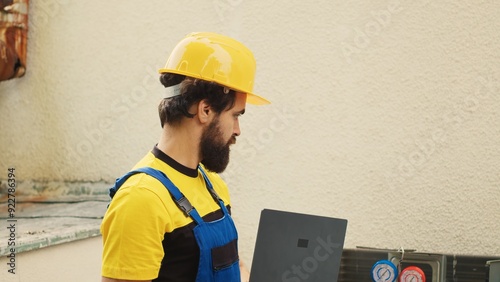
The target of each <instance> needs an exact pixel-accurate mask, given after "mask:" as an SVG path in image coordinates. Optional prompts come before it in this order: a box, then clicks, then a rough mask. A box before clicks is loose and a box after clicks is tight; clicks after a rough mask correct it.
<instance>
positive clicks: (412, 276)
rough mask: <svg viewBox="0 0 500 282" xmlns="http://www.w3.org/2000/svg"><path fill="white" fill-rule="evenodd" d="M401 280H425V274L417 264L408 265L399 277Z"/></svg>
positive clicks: (414, 281) (403, 281) (405, 281)
mask: <svg viewBox="0 0 500 282" xmlns="http://www.w3.org/2000/svg"><path fill="white" fill-rule="evenodd" d="M399 281H401V282H425V274H424V272H423V271H422V269H420V268H419V267H417V266H408V267H407V268H405V269H403V271H401V277H400V278H399Z"/></svg>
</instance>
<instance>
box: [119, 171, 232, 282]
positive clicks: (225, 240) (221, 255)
mask: <svg viewBox="0 0 500 282" xmlns="http://www.w3.org/2000/svg"><path fill="white" fill-rule="evenodd" d="M198 169H199V171H200V172H201V174H202V175H203V178H204V179H205V184H206V186H207V189H208V191H209V192H210V194H211V195H212V197H213V198H214V200H215V201H216V202H217V203H218V204H219V206H220V208H221V210H222V213H223V217H222V218H220V219H218V220H215V221H212V222H205V221H203V219H202V218H201V216H200V215H199V214H198V212H197V211H196V209H195V208H194V207H193V206H192V205H191V203H190V202H189V201H188V199H187V198H186V197H184V195H183V194H182V193H181V191H179V189H178V188H177V187H176V186H175V185H174V184H173V183H172V181H170V179H168V177H167V176H166V175H165V174H164V173H163V172H161V171H159V170H156V169H154V168H151V167H143V168H138V169H136V170H133V171H130V172H128V173H127V174H125V175H124V176H122V177H121V178H118V179H117V180H116V183H115V186H114V187H113V188H111V189H109V190H110V191H109V195H110V196H111V198H113V196H114V195H115V193H116V191H117V190H118V189H119V188H120V187H121V186H122V185H123V183H125V181H126V180H127V179H128V178H129V177H130V176H132V175H134V174H136V173H146V174H148V175H150V176H152V177H154V178H156V179H158V180H159V181H160V182H161V183H162V184H163V185H164V186H165V188H167V190H168V192H169V193H170V195H171V196H172V198H173V199H174V201H175V203H176V204H177V206H178V207H179V208H180V209H181V210H182V211H183V212H184V214H185V215H186V216H189V217H191V218H192V219H193V221H194V222H195V223H196V226H195V227H194V229H193V233H194V237H195V239H196V242H197V243H198V247H199V248H200V260H199V264H198V274H197V276H196V282H205V281H212V282H219V281H220V282H231V281H240V268H239V259H238V247H237V240H238V234H237V232H236V227H235V225H234V222H233V220H232V219H231V216H230V215H229V212H228V210H227V208H226V206H225V205H224V202H223V201H222V199H220V198H219V196H218V195H217V193H216V192H215V190H214V189H213V187H212V183H210V180H209V179H208V177H207V175H206V174H205V172H204V171H203V169H202V168H201V167H200V166H198ZM172 271H175V269H173V270H172Z"/></svg>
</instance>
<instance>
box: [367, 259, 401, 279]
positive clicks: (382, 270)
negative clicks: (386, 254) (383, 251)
mask: <svg viewBox="0 0 500 282" xmlns="http://www.w3.org/2000/svg"><path fill="white" fill-rule="evenodd" d="M371 276H372V280H373V281H374V282H394V281H396V279H397V278H398V269H397V268H396V266H395V265H394V263H392V262H390V261H388V260H379V261H377V262H376V263H375V264H374V265H373V266H372V271H371Z"/></svg>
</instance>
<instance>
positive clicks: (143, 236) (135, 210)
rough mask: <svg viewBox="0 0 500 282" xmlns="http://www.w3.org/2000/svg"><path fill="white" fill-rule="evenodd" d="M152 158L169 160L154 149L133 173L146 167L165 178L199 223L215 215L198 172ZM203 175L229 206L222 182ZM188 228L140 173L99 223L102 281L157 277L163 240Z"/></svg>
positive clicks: (162, 191)
mask: <svg viewBox="0 0 500 282" xmlns="http://www.w3.org/2000/svg"><path fill="white" fill-rule="evenodd" d="M158 157H160V158H162V159H163V160H165V157H166V158H168V159H170V158H169V157H168V156H166V155H164V154H163V153H162V152H161V151H159V150H158V149H157V148H156V147H155V148H154V149H153V151H152V152H149V153H148V154H147V155H146V156H145V157H144V158H143V159H142V160H141V161H139V163H138V164H137V165H135V167H134V168H140V167H152V168H155V169H158V170H160V171H162V172H163V173H165V175H167V177H168V178H169V179H170V180H171V181H172V183H174V185H175V186H177V187H178V188H179V190H180V191H181V192H182V193H183V194H184V196H185V197H186V198H187V199H188V200H189V201H190V202H191V204H192V205H193V207H195V208H196V210H197V211H198V213H199V214H200V216H202V217H204V216H206V215H209V214H212V213H214V212H215V211H217V210H220V207H219V205H218V204H217V203H216V202H215V201H214V199H213V198H212V196H211V195H210V193H209V192H208V190H207V187H206V185H205V180H204V179H203V176H202V175H201V173H200V172H199V171H194V170H190V169H189V168H186V167H182V165H180V164H178V163H176V162H175V161H173V160H172V159H170V163H172V161H173V162H174V167H175V168H174V167H173V166H171V165H169V164H167V163H166V162H164V161H163V160H162V159H160V158H158ZM179 167H180V168H179ZM186 169H187V170H188V173H187V174H189V175H187V174H186ZM189 170H190V171H189ZM205 172H206V173H207V176H208V178H209V180H210V182H211V183H212V186H213V188H214V189H215V191H216V193H217V194H218V195H219V197H220V198H221V199H222V200H223V201H224V203H225V204H226V205H229V204H230V202H229V193H228V190H227V186H226V184H225V183H224V181H223V180H222V179H221V178H220V176H219V175H218V174H216V173H211V172H208V171H206V170H205ZM191 222H192V219H191V218H190V217H186V216H185V214H184V213H183V212H182V210H180V209H179V207H178V206H177V205H176V204H175V202H174V201H173V199H172V197H171V195H170V194H169V192H168V190H167V189H166V188H165V187H164V186H163V184H162V183H161V182H160V181H158V180H156V179H155V178H153V177H152V176H149V175H146V174H144V173H140V174H135V175H133V176H131V177H130V178H129V179H128V180H127V181H126V182H125V183H124V184H123V185H122V187H120V188H119V190H118V191H117V193H116V194H115V196H114V198H113V200H112V201H111V203H110V205H109V207H108V210H107V211H106V214H105V216H104V219H103V221H102V223H101V234H102V238H103V255H102V276H104V277H109V278H115V279H127V280H150V279H154V278H156V277H158V273H159V270H160V266H161V262H162V260H163V258H164V256H165V255H166V256H168V254H165V253H164V248H163V245H162V242H163V239H164V236H165V235H168V234H171V233H172V232H173V231H175V230H178V229H180V228H183V227H186V226H187V225H188V224H190V223H191ZM167 271H168V270H167Z"/></svg>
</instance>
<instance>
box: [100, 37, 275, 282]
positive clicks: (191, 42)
mask: <svg viewBox="0 0 500 282" xmlns="http://www.w3.org/2000/svg"><path fill="white" fill-rule="evenodd" d="M160 73H161V77H160V81H161V83H162V84H163V85H164V86H165V87H166V95H165V98H164V99H163V100H162V101H161V103H160V105H159V107H158V109H159V115H160V121H161V126H162V128H163V130H162V133H161V136H160V140H159V142H158V144H157V145H156V146H155V147H154V148H153V150H152V151H151V152H149V153H148V154H147V155H146V156H145V157H144V158H143V159H142V160H141V161H139V163H138V164H136V165H135V167H134V169H133V170H132V172H129V173H128V174H126V175H125V176H124V177H122V178H120V179H118V180H117V182H116V184H115V187H114V188H113V189H111V190H112V191H111V193H110V195H111V196H112V197H113V199H112V201H111V203H110V205H109V207H108V210H107V212H106V215H105V216H104V219H103V222H102V225H101V233H102V236H103V246H104V249H103V266H102V276H103V278H102V281H103V282H110V281H240V275H241V279H244V280H248V275H249V274H248V271H247V270H246V269H244V267H243V266H242V264H241V263H240V261H239V258H238V247H237V233H236V228H235V226H234V223H233V221H232V219H231V216H230V209H231V206H230V199H229V193H228V190H227V186H226V184H225V183H224V181H223V180H222V179H221V178H220V177H219V175H218V173H221V172H223V171H224V169H225V168H226V166H227V164H228V162H229V146H230V145H232V144H234V143H235V142H236V137H237V136H239V135H240V127H239V120H238V118H239V117H240V116H241V115H242V114H243V113H244V112H245V104H246V103H251V104H256V105H263V104H268V103H269V101H267V100H266V99H264V98H262V97H259V96H257V95H255V94H253V93H252V88H253V82H254V77H255V59H254V57H253V55H252V53H251V52H250V50H248V49H247V48H246V47H245V46H244V45H243V44H241V43H239V42H238V41H236V40H234V39H231V38H228V37H226V36H222V35H218V34H214V33H193V34H190V35H188V36H187V37H185V38H184V39H183V40H182V41H181V42H179V43H178V44H177V46H176V47H175V48H174V50H173V51H172V53H171V55H170V57H169V59H168V61H167V64H166V66H165V68H163V69H161V70H160ZM240 267H241V270H240Z"/></svg>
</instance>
